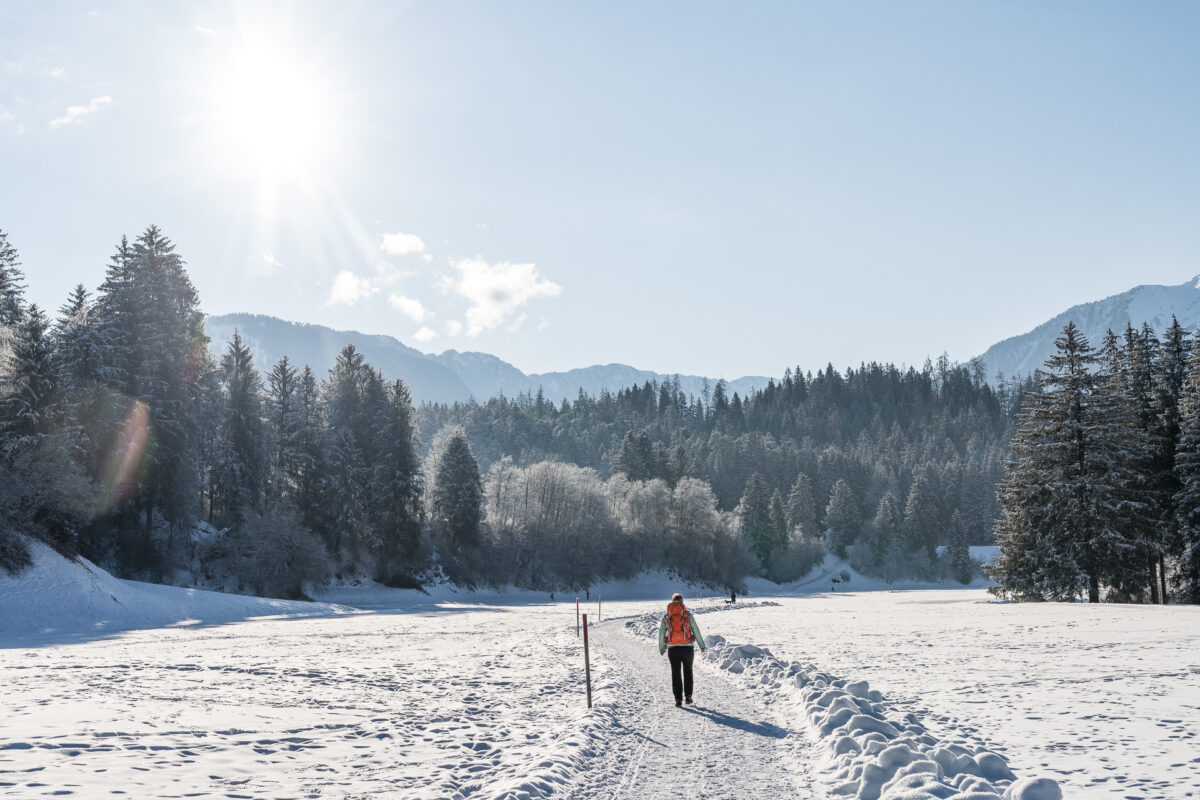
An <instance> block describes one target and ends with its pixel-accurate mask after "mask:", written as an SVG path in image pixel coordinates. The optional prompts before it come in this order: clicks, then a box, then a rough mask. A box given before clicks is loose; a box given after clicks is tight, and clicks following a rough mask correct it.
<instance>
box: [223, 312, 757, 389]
mask: <svg viewBox="0 0 1200 800" xmlns="http://www.w3.org/2000/svg"><path fill="white" fill-rule="evenodd" d="M205 327H206V329H207V331H208V335H209V337H210V339H211V341H210V342H209V348H210V350H211V351H212V353H213V355H214V356H216V357H218V358H219V357H220V355H221V353H222V352H224V350H225V346H226V344H227V343H228V342H229V340H230V339H231V338H232V337H233V332H234V329H237V330H238V331H239V332H240V333H241V336H242V338H243V339H245V340H246V342H247V343H248V344H249V345H250V349H251V350H252V351H253V353H254V360H255V363H256V365H257V366H258V368H259V369H260V370H263V371H266V370H267V369H269V368H270V366H271V364H273V363H275V362H276V361H277V360H279V358H280V357H281V356H284V355H287V356H288V357H289V358H290V359H291V360H292V361H293V362H294V363H296V364H297V365H299V366H303V365H304V364H308V365H309V366H311V367H312V368H313V370H314V371H315V372H316V373H317V376H318V377H320V378H324V377H325V376H326V375H327V374H328V371H329V368H330V367H331V366H332V365H333V361H334V359H335V358H336V357H337V353H338V351H339V350H340V349H341V348H342V347H343V346H344V345H346V344H353V345H354V346H355V347H357V348H358V349H359V350H360V351H361V352H362V353H363V354H364V355H365V357H366V359H367V361H368V362H370V363H371V364H372V365H374V366H376V367H378V368H379V369H380V370H382V371H383V374H384V375H385V376H386V377H390V378H403V379H404V381H405V383H407V384H408V385H409V388H410V389H411V390H412V394H413V401H414V402H416V403H421V402H443V403H450V402H454V401H456V400H457V401H466V400H468V399H470V398H472V397H474V398H475V399H476V400H478V401H480V402H483V401H485V400H487V399H488V398H490V397H494V396H496V395H498V394H501V393H503V394H505V395H507V396H509V397H515V396H516V395H518V394H522V393H526V394H529V395H535V394H537V391H538V389H539V388H541V389H542V391H543V394H544V395H545V397H546V399H547V400H549V401H551V402H553V403H555V404H557V403H559V402H561V401H562V400H563V399H567V400H574V399H575V398H576V396H578V394H579V390H580V389H583V390H584V391H585V392H587V393H588V394H590V395H592V396H593V397H595V396H597V395H599V394H600V393H601V392H603V391H609V392H616V391H618V390H620V389H625V388H628V387H629V386H633V385H635V384H638V385H640V384H643V383H645V382H647V381H658V382H659V383H663V382H666V381H669V380H672V379H673V378H675V377H678V379H679V384H680V387H681V388H682V389H683V391H684V393H686V394H692V395H695V396H697V397H699V396H701V395H702V393H703V391H704V385H705V382H707V384H708V387H709V389H710V390H711V389H712V387H713V386H715V385H716V383H717V379H716V378H706V377H703V376H699V375H679V376H674V375H666V374H662V373H657V372H650V371H648V370H641V369H635V368H634V367H630V366H628V365H626V364H604V365H599V364H597V365H593V366H590V367H581V368H579V369H573V370H569V371H567V372H543V373H533V374H529V375H527V374H525V373H524V372H522V371H521V370H519V369H517V368H516V367H514V366H513V365H512V364H509V363H508V362H507V361H503V360H502V359H499V358H497V357H496V356H493V355H490V354H488V353H476V352H459V351H457V350H447V351H445V352H444V353H441V354H440V355H435V354H425V353H421V352H420V351H418V350H414V349H413V348H411V347H408V346H407V345H404V344H402V343H401V342H400V341H398V340H397V339H394V338H392V337H391V336H378V335H367V334H362V333H358V332H356V331H335V330H333V329H332V328H326V327H323V326H321V325H308V324H304V323H297V322H286V321H284V320H281V319H276V318H275V317H267V316H263V315H259V314H223V315H219V316H210V317H208V318H206V320H205ZM767 380H768V379H767V378H766V377H761V376H746V377H742V378H737V379H735V380H731V381H728V382H727V384H728V394H729V395H730V396H732V394H733V393H734V392H738V393H739V394H741V395H742V396H745V395H747V394H748V393H749V392H751V391H753V390H754V389H757V388H760V387H763V386H766V385H767Z"/></svg>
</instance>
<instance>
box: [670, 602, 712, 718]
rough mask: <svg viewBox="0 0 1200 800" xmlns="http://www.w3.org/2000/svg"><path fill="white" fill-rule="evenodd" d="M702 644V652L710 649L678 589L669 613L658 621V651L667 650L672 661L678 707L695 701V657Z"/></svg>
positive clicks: (672, 674)
mask: <svg viewBox="0 0 1200 800" xmlns="http://www.w3.org/2000/svg"><path fill="white" fill-rule="evenodd" d="M693 644H698V645H700V652H702V653H703V652H704V651H705V650H707V649H708V646H707V645H705V644H704V637H703V636H701V635H700V626H699V625H697V624H696V618H695V617H693V616H692V615H691V613H690V612H689V611H688V610H687V608H686V607H685V606H684V605H683V595H681V594H680V593H679V592H676V593H675V594H674V595H673V596H672V597H671V602H670V603H668V604H667V613H666V614H663V618H662V622H660V623H658V654H659V655H660V656H661V655H662V654H663V653H667V654H668V655H667V660H668V661H670V663H671V691H673V692H674V693H675V707H676V708H681V707H682V706H683V704H684V701H685V700H686V702H687V704H688V705H689V706H690V705H691V704H692V702H693V701H692V659H693V658H695V655H696V649H695V648H694V647H693V646H692V645H693Z"/></svg>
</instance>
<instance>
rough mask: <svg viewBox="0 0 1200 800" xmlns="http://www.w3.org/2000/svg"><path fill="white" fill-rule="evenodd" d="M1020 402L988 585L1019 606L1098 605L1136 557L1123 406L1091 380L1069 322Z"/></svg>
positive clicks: (1134, 495)
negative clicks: (1038, 602)
mask: <svg viewBox="0 0 1200 800" xmlns="http://www.w3.org/2000/svg"><path fill="white" fill-rule="evenodd" d="M1055 346H1056V348H1057V350H1056V353H1055V354H1054V355H1053V356H1051V357H1050V358H1049V359H1048V360H1047V361H1046V367H1047V371H1046V372H1040V371H1039V375H1038V377H1039V383H1040V386H1041V391H1040V392H1037V393H1034V394H1031V395H1029V396H1028V397H1027V398H1026V402H1025V406H1024V408H1023V410H1022V411H1021V414H1020V418H1019V426H1018V429H1017V434H1016V436H1015V437H1014V439H1013V443H1012V447H1013V453H1014V456H1015V459H1014V461H1013V462H1011V463H1010V465H1009V471H1008V475H1007V477H1006V478H1005V481H1004V482H1003V484H1002V485H1001V487H1000V490H999V491H1000V498H1001V505H1002V512H1003V515H1002V518H1001V521H1000V522H999V524H998V526H997V536H996V538H997V544H998V545H999V546H1000V555H999V556H998V557H997V560H996V562H995V564H994V565H993V568H992V576H993V578H994V579H995V580H997V582H998V583H1000V586H1001V590H1002V591H1003V592H1005V593H1008V594H1011V595H1014V596H1016V597H1018V598H1025V599H1042V598H1049V599H1068V598H1073V597H1075V596H1077V595H1078V594H1079V593H1081V592H1086V594H1087V597H1088V599H1089V600H1090V601H1091V602H1098V601H1099V600H1100V587H1101V584H1102V583H1107V584H1109V585H1120V584H1121V583H1123V582H1127V581H1129V580H1130V572H1131V570H1136V569H1137V561H1138V559H1137V558H1136V555H1137V554H1138V552H1139V551H1140V549H1139V546H1138V543H1137V541H1136V540H1135V539H1131V538H1130V537H1129V535H1128V532H1129V531H1130V529H1131V527H1132V525H1133V523H1134V521H1135V520H1136V519H1137V518H1138V517H1139V516H1141V515H1144V514H1145V512H1146V505H1145V503H1144V502H1142V501H1141V500H1139V498H1138V491H1137V489H1138V477H1137V473H1136V471H1135V470H1133V469H1131V468H1130V466H1129V465H1130V464H1131V463H1132V462H1133V461H1134V460H1136V458H1137V455H1138V449H1137V441H1136V437H1134V436H1132V435H1131V433H1132V430H1133V428H1132V426H1131V424H1130V422H1129V419H1128V418H1127V412H1126V407H1125V406H1124V405H1123V404H1122V403H1120V402H1119V401H1118V398H1114V397H1113V396H1112V395H1111V394H1109V393H1108V392H1107V391H1105V389H1104V385H1103V382H1102V381H1100V382H1098V380H1097V376H1096V375H1095V374H1094V373H1093V371H1092V365H1093V364H1094V363H1095V361H1096V355H1095V353H1094V351H1093V350H1092V349H1091V347H1090V346H1089V344H1088V342H1087V339H1086V337H1084V336H1083V334H1081V333H1080V332H1079V329H1078V328H1077V327H1075V324H1074V323H1068V324H1067V326H1066V327H1065V328H1064V329H1063V334H1062V336H1060V337H1059V338H1058V339H1057V340H1056V342H1055Z"/></svg>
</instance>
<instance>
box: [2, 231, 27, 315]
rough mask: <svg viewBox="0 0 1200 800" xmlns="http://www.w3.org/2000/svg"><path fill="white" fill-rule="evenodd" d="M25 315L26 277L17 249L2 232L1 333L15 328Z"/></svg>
mask: <svg viewBox="0 0 1200 800" xmlns="http://www.w3.org/2000/svg"><path fill="white" fill-rule="evenodd" d="M24 315H25V275H24V273H23V272H21V262H20V260H19V256H18V254H17V249H16V248H15V247H13V246H12V245H11V244H9V242H8V234H6V233H5V232H4V231H2V230H0V333H3V329H5V328H9V329H11V328H14V327H16V326H17V325H18V324H20V322H21V318H22V317H23V316H24Z"/></svg>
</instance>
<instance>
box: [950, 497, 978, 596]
mask: <svg viewBox="0 0 1200 800" xmlns="http://www.w3.org/2000/svg"><path fill="white" fill-rule="evenodd" d="M946 562H947V563H948V564H949V566H950V574H951V575H953V576H954V579H955V580H956V581H958V582H959V583H964V584H965V583H970V582H971V577H972V575H973V574H974V571H975V565H974V564H973V563H972V561H971V548H970V546H969V544H968V541H967V527H966V525H964V524H963V520H962V515H961V514H959V513H958V512H957V511H955V512H954V516H952V517H951V518H950V542H949V544H948V545H947V546H946Z"/></svg>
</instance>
